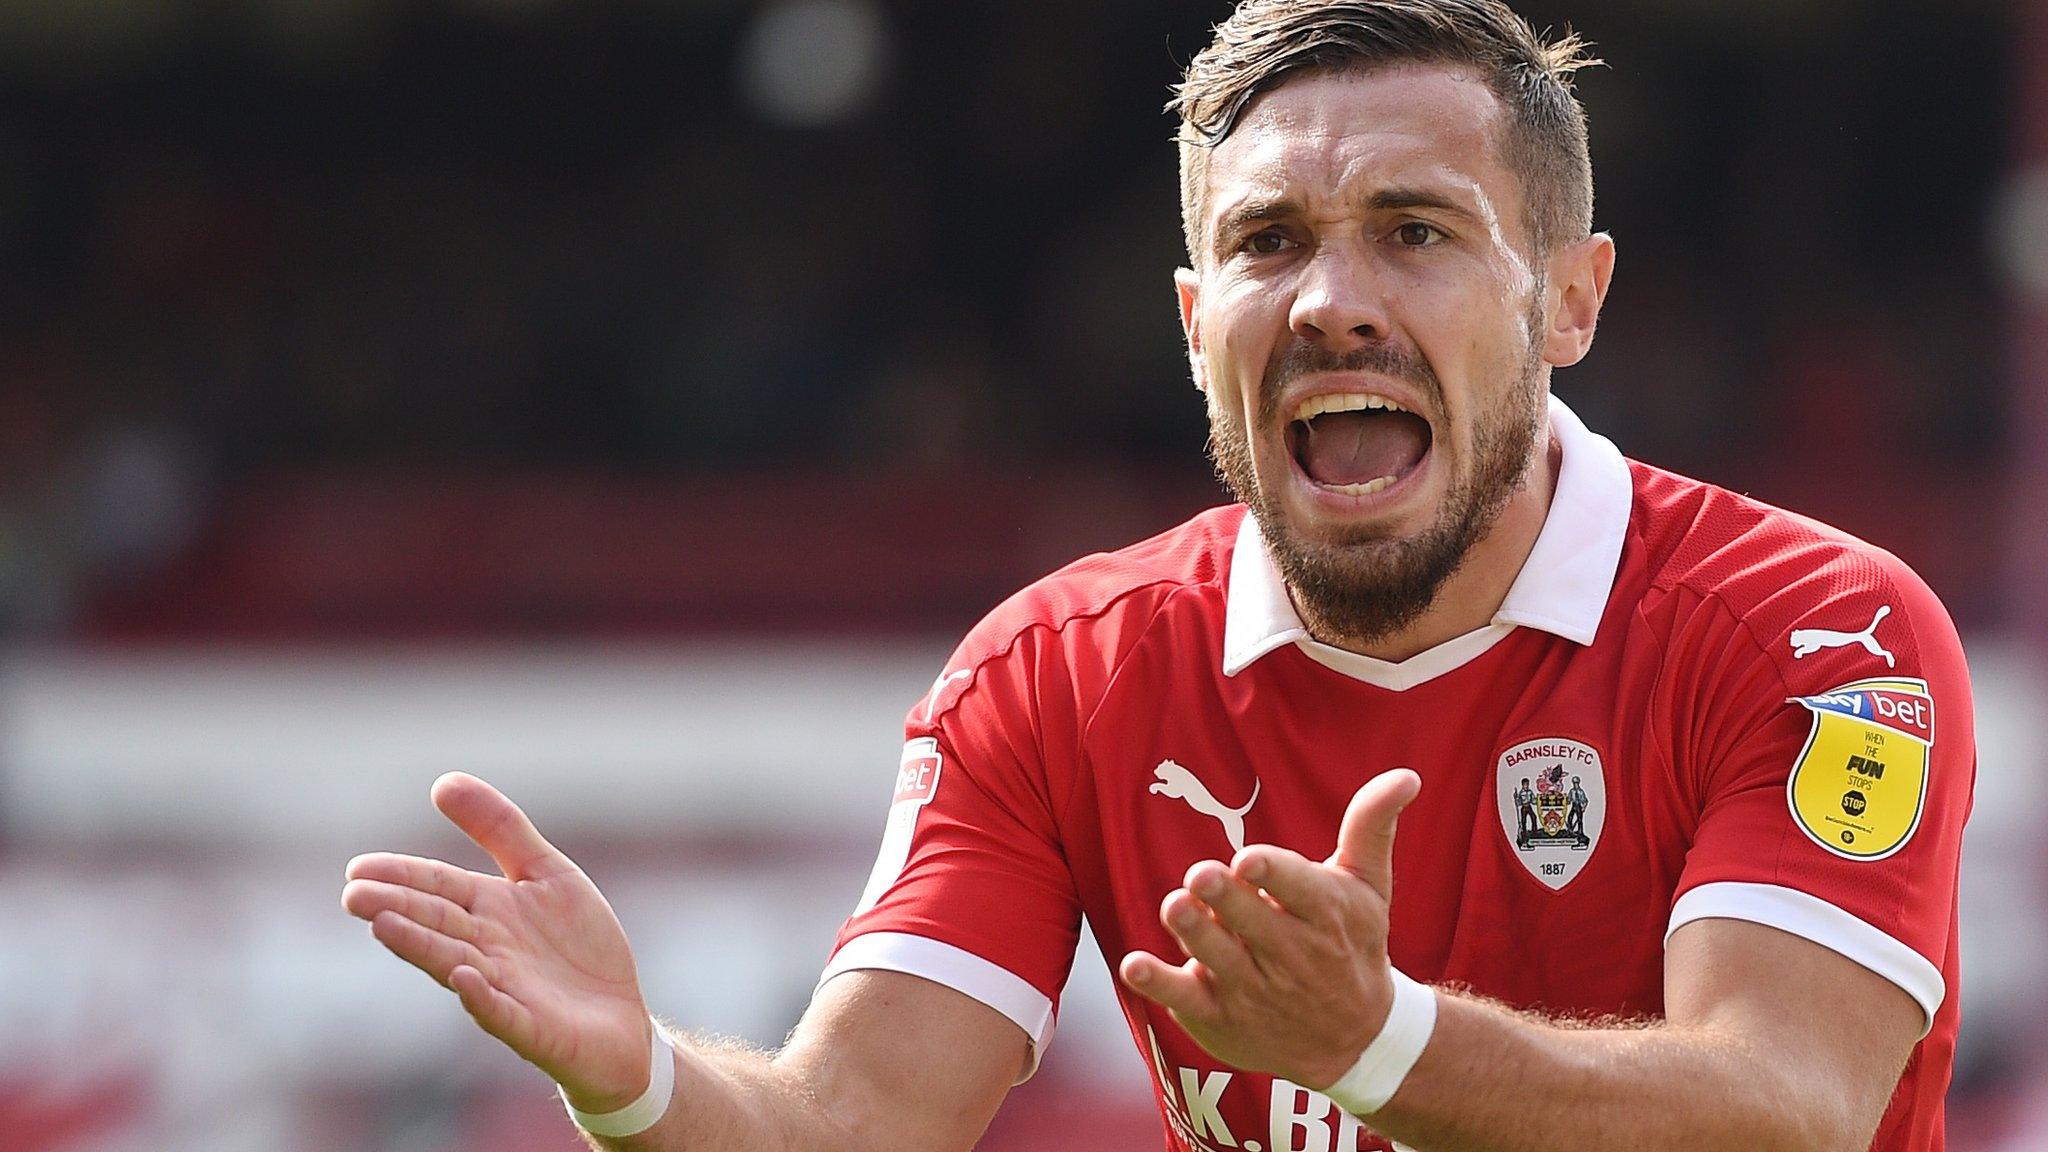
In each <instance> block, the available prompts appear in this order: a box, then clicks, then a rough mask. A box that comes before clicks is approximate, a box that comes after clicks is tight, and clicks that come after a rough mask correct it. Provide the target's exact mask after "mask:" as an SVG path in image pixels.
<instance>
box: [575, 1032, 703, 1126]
mask: <svg viewBox="0 0 2048 1152" xmlns="http://www.w3.org/2000/svg"><path fill="white" fill-rule="evenodd" d="M647 1023H648V1029H649V1036H648V1061H647V1077H646V1080H645V1087H644V1088H642V1089H641V1090H640V1091H638V1092H636V1093H634V1094H632V1095H630V1096H627V1095H624V1094H621V1093H610V1094H606V1095H603V1096H595V1097H585V1096H583V1095H582V1094H581V1093H576V1094H572V1093H571V1092H570V1091H569V1089H568V1088H567V1087H566V1086H563V1085H557V1086H556V1087H557V1090H558V1091H559V1092H560V1094H561V1097H562V1104H563V1106H564V1107H566V1108H567V1109H568V1110H569V1118H570V1119H571V1120H573V1121H574V1122H575V1124H576V1126H577V1127H578V1128H581V1129H583V1130H584V1131H585V1132H588V1133H590V1134H591V1135H593V1136H611V1137H621V1136H635V1135H638V1134H639V1133H641V1132H644V1131H646V1130H647V1129H649V1128H652V1127H653V1126H654V1125H655V1124H656V1123H657V1122H659V1121H660V1120H661V1118H662V1117H663V1116H664V1115H666V1114H667V1112H668V1108H669V1103H670V1101H671V1100H672V1099H673V1098H674V1095H675V1087H676V1076H677V1071H676V1050H675V1047H674V1042H673V1041H672V1040H670V1039H669V1037H668V1035H667V1034H666V1033H665V1032H663V1031H662V1028H661V1025H660V1023H659V1022H657V1021H655V1020H654V1019H653V1018H652V1017H650V1018H649V1019H648V1022H647Z"/></svg>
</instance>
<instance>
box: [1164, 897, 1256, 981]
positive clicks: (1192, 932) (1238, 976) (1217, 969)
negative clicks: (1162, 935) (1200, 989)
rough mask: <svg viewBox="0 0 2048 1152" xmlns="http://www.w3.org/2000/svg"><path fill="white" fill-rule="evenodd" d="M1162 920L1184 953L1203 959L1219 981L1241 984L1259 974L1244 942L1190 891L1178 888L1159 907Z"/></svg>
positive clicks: (1204, 963)
mask: <svg viewBox="0 0 2048 1152" xmlns="http://www.w3.org/2000/svg"><path fill="white" fill-rule="evenodd" d="M1159 921H1160V923H1162V924H1164V925H1166V930H1167V931H1168V932H1171V933H1173V938H1174V939H1175V940H1177V941H1179V942H1180V946H1181V949H1182V951H1185V952H1186V953H1187V954H1188V955H1189V956H1190V957H1191V958H1193V959H1196V960H1200V961H1201V962H1202V963H1203V965H1204V966H1206V967H1207V968H1208V969H1209V971H1210V972H1211V973H1213V974H1214V976H1215V978H1216V979H1217V980H1220V981H1222V982H1224V983H1227V984H1239V983H1243V982H1245V981H1247V980H1250V979H1252V978H1253V977H1254V976H1255V975H1257V973H1258V968H1257V966H1256V965H1255V964H1254V963H1253V962H1252V957H1251V953H1249V952H1247V951H1245V947H1244V942H1243V941H1242V940H1239V939H1238V938H1237V937H1235V936H1233V935H1231V934H1230V933H1229V932H1226V931H1224V930H1223V926H1222V925H1221V924H1218V923H1217V922H1216V921H1215V919H1214V918H1213V917H1211V916H1210V915H1209V910H1208V909H1207V908H1205V907H1203V906H1202V903H1201V901H1199V900H1197V899H1195V898H1194V896H1192V895H1190V894H1189V893H1188V891H1187V889H1185V888H1179V889H1175V890H1174V891H1173V892H1172V893H1171V894H1169V895H1168V896H1167V897H1166V899H1165V900H1164V901H1163V902H1162V903H1161V904H1160V907H1159Z"/></svg>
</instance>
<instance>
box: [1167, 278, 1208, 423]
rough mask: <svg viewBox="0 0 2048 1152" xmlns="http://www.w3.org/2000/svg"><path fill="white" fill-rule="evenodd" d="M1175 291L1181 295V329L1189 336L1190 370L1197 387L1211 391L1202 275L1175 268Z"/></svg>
mask: <svg viewBox="0 0 2048 1152" xmlns="http://www.w3.org/2000/svg"><path fill="white" fill-rule="evenodd" d="M1173 287H1174V291H1175V292H1176V293H1177V294H1178V295H1179V296H1180V330H1181V332H1182V333H1183V334H1184V335H1186V336H1187V338H1188V370H1189V371H1190V372H1192V373H1193V374H1194V377H1195V387H1196V388H1198V389H1200V390H1201V391H1202V393H1203V394H1204V395H1206V394H1207V393H1208V391H1209V373H1208V369H1207V368H1205V367H1204V366H1203V363H1202V310H1201V302H1202V277H1201V274H1200V273H1198V272H1196V271H1195V270H1194V269H1192V268H1176V269H1174V270H1173Z"/></svg>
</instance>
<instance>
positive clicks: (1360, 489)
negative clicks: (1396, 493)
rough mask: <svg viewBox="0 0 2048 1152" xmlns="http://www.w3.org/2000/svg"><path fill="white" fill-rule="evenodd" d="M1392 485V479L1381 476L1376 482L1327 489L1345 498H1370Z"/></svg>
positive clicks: (1331, 486) (1370, 481)
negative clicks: (1341, 494) (1339, 493)
mask: <svg viewBox="0 0 2048 1152" xmlns="http://www.w3.org/2000/svg"><path fill="white" fill-rule="evenodd" d="M1393 484H1394V477H1392V476H1382V477H1380V478H1379V479H1377V480H1368V481H1366V482H1365V483H1363V484H1332V485H1330V486H1329V488H1330V491H1332V492H1342V493H1343V494H1344V495H1346V496H1370V495H1372V494H1373V493H1375V492H1380V491H1384V490H1385V489H1387V488H1390V487H1392V486H1393Z"/></svg>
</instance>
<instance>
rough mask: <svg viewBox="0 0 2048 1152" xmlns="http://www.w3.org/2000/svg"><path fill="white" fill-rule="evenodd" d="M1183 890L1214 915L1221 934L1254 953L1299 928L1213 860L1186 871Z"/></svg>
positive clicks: (1292, 918)
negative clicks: (1242, 944)
mask: <svg viewBox="0 0 2048 1152" xmlns="http://www.w3.org/2000/svg"><path fill="white" fill-rule="evenodd" d="M1187 890H1188V891H1190V892H1192V893H1194V895H1195V898H1196V899H1197V900H1199V901H1201V902H1202V903H1203V904H1205V905H1207V906H1208V908H1209V910H1210V911H1211V912H1213V913H1215V916H1216V920H1217V922H1218V923H1219V924H1221V925H1222V926H1223V928H1224V929H1225V930H1227V931H1229V932H1230V933H1232V934H1233V935H1236V936H1238V937H1240V938H1242V939H1243V940H1244V942H1245V943H1246V944H1248V945H1250V946H1251V949H1252V951H1254V952H1257V951H1258V950H1259V949H1261V948H1264V947H1268V946H1271V945H1272V944H1273V943H1274V942H1275V941H1276V940H1278V939H1279V937H1280V935H1281V934H1282V933H1284V932H1287V931H1289V930H1290V929H1292V928H1296V927H1299V926H1300V925H1299V922H1298V921H1295V919H1294V917H1292V916H1290V915H1289V914H1288V913H1286V912H1284V911H1282V910H1281V909H1280V908H1278V907H1276V906H1275V905H1274V904H1273V903H1272V901H1270V900H1267V899H1266V898H1265V897H1264V896H1262V895H1260V894H1259V890H1258V889H1257V888H1254V887H1252V886H1251V885H1249V884H1247V883H1245V882H1244V881H1243V880H1240V879H1238V878H1237V875H1236V874H1235V873H1233V872H1232V871H1231V870H1230V869H1229V868H1227V867H1225V866H1224V865H1222V864H1219V863H1217V862H1216V861H1214V860H1204V861H1202V862H1201V863H1200V864H1197V865H1195V866H1194V867H1193V868H1190V869H1188V876H1187Z"/></svg>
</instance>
